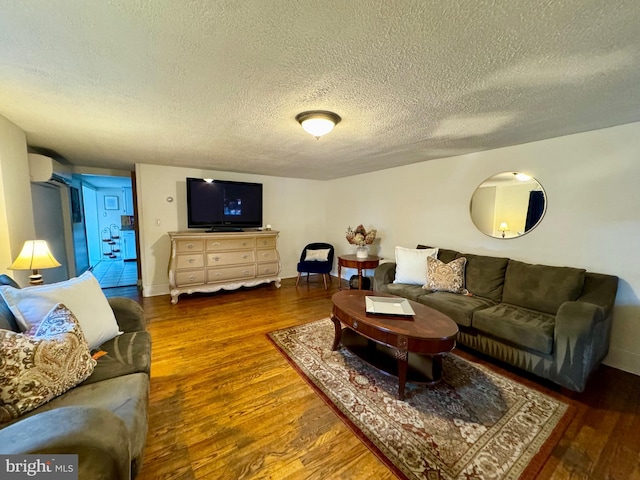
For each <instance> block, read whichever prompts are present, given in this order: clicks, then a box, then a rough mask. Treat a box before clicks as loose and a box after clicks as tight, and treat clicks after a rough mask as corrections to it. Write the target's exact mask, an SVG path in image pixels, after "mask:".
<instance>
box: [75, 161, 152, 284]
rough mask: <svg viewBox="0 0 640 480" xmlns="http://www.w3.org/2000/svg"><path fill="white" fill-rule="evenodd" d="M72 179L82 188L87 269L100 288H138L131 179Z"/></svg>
mask: <svg viewBox="0 0 640 480" xmlns="http://www.w3.org/2000/svg"><path fill="white" fill-rule="evenodd" d="M74 177H76V178H77V179H79V180H80V182H81V185H82V206H83V210H84V217H85V230H86V239H87V252H88V257H89V269H90V270H91V271H92V273H93V274H94V276H95V277H96V279H97V280H98V282H99V283H100V286H101V287H102V288H103V289H108V288H116V287H129V286H137V285H139V283H140V282H139V280H138V279H139V276H140V275H139V271H140V270H139V260H138V255H137V253H136V252H137V247H136V243H137V227H136V224H137V221H136V220H137V218H136V209H135V205H134V201H133V181H132V178H131V177H117V176H107V175H90V174H81V175H74Z"/></svg>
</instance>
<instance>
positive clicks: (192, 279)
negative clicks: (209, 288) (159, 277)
mask: <svg viewBox="0 0 640 480" xmlns="http://www.w3.org/2000/svg"><path fill="white" fill-rule="evenodd" d="M175 275H176V285H177V286H178V287H184V286H186V285H202V284H203V283H204V270H191V271H189V270H185V271H184V272H176V274H175Z"/></svg>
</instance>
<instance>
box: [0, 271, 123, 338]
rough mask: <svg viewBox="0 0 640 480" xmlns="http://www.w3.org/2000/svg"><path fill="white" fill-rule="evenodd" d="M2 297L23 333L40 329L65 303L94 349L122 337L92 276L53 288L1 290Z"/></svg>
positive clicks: (71, 280) (83, 275)
mask: <svg viewBox="0 0 640 480" xmlns="http://www.w3.org/2000/svg"><path fill="white" fill-rule="evenodd" d="M0 294H2V296H3V297H4V299H5V301H6V302H7V305H8V306H9V308H10V309H11V311H12V312H13V314H14V315H15V317H16V320H17V321H18V325H19V326H20V329H21V330H22V331H26V330H28V329H29V328H31V327H32V326H34V325H38V324H39V323H40V322H41V321H42V319H43V318H44V316H45V315H46V314H47V312H48V311H49V310H51V308H53V306H54V305H56V304H57V303H64V304H65V305H66V306H67V308H69V310H71V311H72V312H73V314H74V315H75V317H76V318H77V319H78V322H79V323H80V327H81V328H82V333H84V336H85V338H86V339H87V343H88V344H89V348H90V349H92V350H93V349H94V348H96V347H98V346H99V345H100V344H101V343H104V342H106V341H107V340H110V339H111V338H113V337H115V336H116V335H118V333H119V330H118V323H117V322H116V319H115V316H114V314H113V310H111V307H109V302H108V301H107V298H106V297H105V296H104V293H102V290H101V289H100V284H99V283H98V281H97V280H96V278H95V277H94V276H93V274H92V273H91V272H85V273H83V274H82V275H80V276H79V277H76V278H71V279H69V280H65V281H64V282H58V283H52V284H50V285H39V286H35V287H27V288H22V289H19V288H14V287H8V286H0Z"/></svg>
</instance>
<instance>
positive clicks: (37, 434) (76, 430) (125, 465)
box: [0, 406, 131, 480]
mask: <svg viewBox="0 0 640 480" xmlns="http://www.w3.org/2000/svg"><path fill="white" fill-rule="evenodd" d="M128 438H129V435H128V433H127V428H126V426H125V424H124V422H123V421H122V420H121V419H120V418H118V417H117V416H116V415H115V414H114V413H113V412H110V411H109V410H105V409H101V408H92V407H79V406H74V407H60V408H56V409H53V410H48V411H46V412H42V413H38V414H36V415H32V416H30V417H27V418H25V419H23V420H19V421H17V422H15V423H13V424H11V425H9V426H8V427H5V428H3V429H2V430H0V452H1V453H3V454H7V455H12V454H63V453H67V454H77V455H78V470H79V472H78V474H79V475H78V478H111V479H116V480H125V479H129V478H131V458H130V454H129V442H128V441H126V439H128Z"/></svg>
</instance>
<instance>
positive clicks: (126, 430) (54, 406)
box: [0, 275, 151, 480]
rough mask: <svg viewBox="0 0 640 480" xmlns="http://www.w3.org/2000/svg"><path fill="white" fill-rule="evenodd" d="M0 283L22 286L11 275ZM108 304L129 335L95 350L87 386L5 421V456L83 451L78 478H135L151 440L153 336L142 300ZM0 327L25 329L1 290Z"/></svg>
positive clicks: (0, 432)
mask: <svg viewBox="0 0 640 480" xmlns="http://www.w3.org/2000/svg"><path fill="white" fill-rule="evenodd" d="M0 285H9V286H13V287H15V288H19V287H18V285H17V284H16V283H15V282H14V281H13V280H12V279H11V278H10V277H8V276H6V275H0ZM107 301H108V303H109V306H110V307H111V309H112V310H113V312H114V315H115V318H116V321H117V323H118V326H119V328H120V330H121V331H122V332H123V333H122V334H121V335H118V336H117V337H115V338H113V339H111V340H108V341H106V342H105V343H103V344H101V345H100V346H99V347H98V348H97V349H96V351H101V352H102V353H104V355H102V356H101V357H100V358H98V359H97V364H96V365H95V368H94V370H93V373H92V374H91V375H90V376H89V377H88V378H87V379H86V380H84V381H83V382H82V383H80V384H79V385H77V386H76V387H74V388H71V389H70V390H68V391H66V392H65V393H63V394H62V395H60V396H58V397H56V398H54V399H52V400H51V401H49V402H47V403H45V404H44V405H41V406H39V407H38V408H36V409H34V410H31V411H29V412H27V413H25V414H24V415H22V416H21V417H19V418H16V419H14V420H12V421H9V422H7V423H2V424H0V453H1V454H5V455H8V454H62V453H69V454H77V455H78V472H77V473H78V478H79V479H80V480H85V479H87V480H88V479H91V480H126V479H131V478H135V477H136V475H137V474H138V472H139V471H140V468H141V466H142V461H143V457H144V447H145V443H146V439H147V429H148V420H147V408H148V404H149V375H150V368H151V336H150V334H149V332H148V331H147V330H146V321H145V317H144V311H143V309H142V307H141V306H140V305H139V304H138V303H137V302H135V301H134V300H131V299H129V298H122V297H113V298H109V299H107ZM0 328H2V329H5V330H12V331H14V332H19V328H18V324H17V322H16V318H15V317H14V315H13V314H12V312H11V310H10V309H9V307H8V306H7V304H6V303H5V300H4V299H3V297H2V296H1V295H0Z"/></svg>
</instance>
